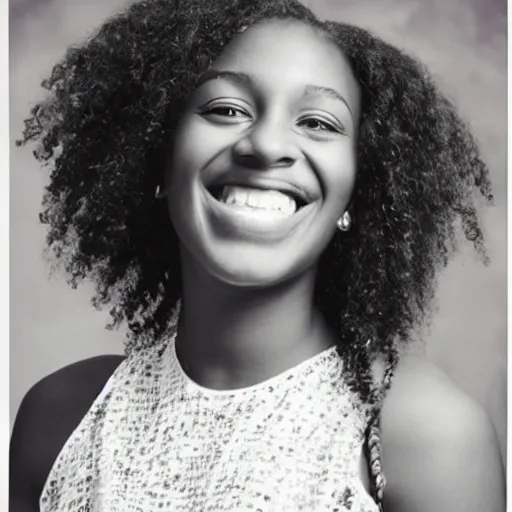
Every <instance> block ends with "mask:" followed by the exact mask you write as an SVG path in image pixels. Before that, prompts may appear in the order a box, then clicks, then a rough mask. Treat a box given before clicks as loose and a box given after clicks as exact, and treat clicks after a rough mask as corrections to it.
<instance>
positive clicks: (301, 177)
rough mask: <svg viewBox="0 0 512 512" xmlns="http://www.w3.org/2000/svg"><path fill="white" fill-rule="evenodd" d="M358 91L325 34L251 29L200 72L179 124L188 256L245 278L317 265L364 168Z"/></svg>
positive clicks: (176, 184) (173, 166) (223, 275)
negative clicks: (359, 163) (359, 162)
mask: <svg viewBox="0 0 512 512" xmlns="http://www.w3.org/2000/svg"><path fill="white" fill-rule="evenodd" d="M359 102H360V91H359V87H358V84H357V82H356V80H355V78H354V76H353V74H352V71H351V69H350V66H349V64H348V62H347V61H346V60H345V58H344V56H343V55H342V53H341V52H340V50H339V49H338V48H337V47H336V46H334V44H333V43H332V42H330V41H329V40H328V39H327V37H326V36H324V35H323V34H321V33H319V32H318V31H316V30H315V29H313V28H311V27H309V26H306V25H303V24H300V23H298V22H290V21H283V20H279V21H277V20H275V21H274V20H273V21H268V22H265V23H262V24H259V25H256V26H253V27H251V28H249V29H248V30H246V31H245V32H243V33H242V34H240V35H239V36H238V37H237V38H235V40H233V41H232V42H231V43H230V44H229V45H228V46H227V47H226V49H225V51H224V52H223V53H222V55H221V56H220V57H219V58H218V59H217V60H216V61H215V62H214V63H213V65H212V66H211V68H210V70H209V71H208V72H207V73H206V74H205V75H204V77H203V79H202V80H201V83H200V85H199V87H198V88H197V90H196V91H195V92H194V94H193V95H192V98H191V100H190V102H189V105H188V107H187V110H186V112H185V114H184V115H183V118H182V119H181V121H180V124H179V126H178V127H177V131H176V135H175V139H174V141H173V151H172V157H171V159H170V161H169V165H168V176H167V184H168V192H169V194H168V198H169V211H170V215H171V219H172V222H173V225H174V227H175V229H176V232H177V234H178V236H179V238H180V241H181V244H182V247H183V249H184V250H185V251H186V253H185V255H184V256H185V257H187V258H190V257H191V258H193V260H194V261H195V262H196V263H197V264H199V265H200V266H201V267H202V268H203V269H205V270H206V271H207V272H208V273H209V274H211V275H213V276H214V277H216V278H218V279H220V280H221V281H224V282H226V283H230V284H234V285H239V286H270V285H273V284H277V283H279V282H283V281H285V280H287V279H290V278H292V277H294V276H297V275H299V274H301V273H304V272H305V271H307V270H310V269H314V267H315V263H316V262H317V261H318V258H319V256H320V254H321V253H322V252H323V250H324V249H325V248H326V246H327V244H328V243H329V241H330V239H331V238H332V236H333V234H334V231H335V229H336V221H337V219H338V218H339V217H340V216H341V215H342V214H343V212H344V211H345V210H346V208H347V206H348V204H349V201H350V197H351V194H352V190H353V187H354V182H355V177H356V142H357V130H358V118H359Z"/></svg>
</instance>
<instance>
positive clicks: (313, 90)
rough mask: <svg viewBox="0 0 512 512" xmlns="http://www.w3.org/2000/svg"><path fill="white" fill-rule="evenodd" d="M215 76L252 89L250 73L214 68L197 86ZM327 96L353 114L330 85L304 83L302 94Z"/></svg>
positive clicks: (342, 98)
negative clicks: (339, 102) (340, 103)
mask: <svg viewBox="0 0 512 512" xmlns="http://www.w3.org/2000/svg"><path fill="white" fill-rule="evenodd" d="M217 78H224V79H226V80H228V81H229V82H233V83H235V84H237V85H242V86H244V87H247V88H249V89H254V79H253V78H252V77H251V75H249V74H247V73H241V72H235V71H219V70H215V69H209V70H208V71H206V72H205V73H204V74H203V75H202V77H201V78H200V79H199V83H198V84H197V87H200V86H201V85H203V84H204V83H205V82H208V81H210V80H215V79H217ZM318 95H322V96H328V97H330V98H332V99H335V100H338V101H341V102H342V103H343V104H344V105H345V106H346V107H347V109H348V111H349V112H350V115H351V116H353V114H352V110H350V107H349V105H348V103H347V100H345V98H344V97H343V96H342V95H341V94H340V93H339V92H338V91H336V90H335V89H332V88H331V87H324V86H323V85H313V84H309V85H306V86H305V88H304V96H305V97H308V96H318Z"/></svg>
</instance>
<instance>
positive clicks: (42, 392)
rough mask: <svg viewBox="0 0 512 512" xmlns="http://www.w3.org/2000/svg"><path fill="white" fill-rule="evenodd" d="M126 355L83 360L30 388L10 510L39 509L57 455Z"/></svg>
mask: <svg viewBox="0 0 512 512" xmlns="http://www.w3.org/2000/svg"><path fill="white" fill-rule="evenodd" d="M122 360H123V357H122V356H118V355H107V356H98V357H93V358H90V359H85V360H82V361H78V362H76V363H73V364H71V365H68V366H66V367H64V368H61V369H60V370H58V371H56V372H54V373H52V374H50V375H48V376H46V377H44V378H43V379H41V380H40V381H39V382H37V383H36V384H34V386H32V388H31V389H30V390H29V391H28V392H27V394H26V395H25V397H24V398H23V401H22V403H21V405H20V408H19V410H18V413H17V415H16V420H15V422H14V427H13V431H12V436H11V442H10V452H9V502H10V510H13V511H15V512H17V511H27V512H28V511H31V510H38V504H37V502H38V499H39V496H40V494H41V491H42V487H43V485H44V483H45V481H46V478H47V476H48V473H49V472H50V469H51V467H52V465H53V463H54V461H55V459H56V457H57V455H58V454H59V452H60V450H61V449H62V447H63V446H64V443H65V442H66V441H67V439H68V438H69V436H70V435H71V433H72V432H73V430H74V429H75V428H76V427H77V426H78V424H79V423H80V421H81V420H82V418H83V417H84V416H85V414H86V413H87V411H88V409H89V408H90V406H91V405H92V403H93V402H94V400H95V398H96V397H97V396H98V394H99V393H100V392H101V390H102V389H103V386H104V385H105V383H106V381H107V380H108V379H109V377H110V376H111V375H112V373H113V372H114V370H115V369H116V368H117V366H118V365H119V364H120V362H121V361H122Z"/></svg>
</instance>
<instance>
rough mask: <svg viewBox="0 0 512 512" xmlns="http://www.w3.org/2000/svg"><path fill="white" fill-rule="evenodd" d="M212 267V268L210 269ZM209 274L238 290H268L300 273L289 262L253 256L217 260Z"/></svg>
mask: <svg viewBox="0 0 512 512" xmlns="http://www.w3.org/2000/svg"><path fill="white" fill-rule="evenodd" d="M212 267H213V268H212ZM210 273H211V274H213V275H214V276H215V277H216V278H217V279H218V280H220V281H222V282H223V283H225V284H228V285H231V286H234V287H239V288H260V289H261V288H270V287H273V286H277V285H279V284H281V283H283V282H286V281H289V280H292V279H293V278H294V277H296V276H297V275H298V274H299V273H300V271H299V270H297V268H296V265H293V264H291V263H290V262H284V261H282V262H281V261H279V258H273V259H272V260H269V259H268V258H262V257H258V256H257V255H254V254H247V255H245V257H244V256H242V255H238V256H237V258H236V259H234V258H223V259H222V260H221V261H219V260H217V261H216V263H215V264H214V265H211V266H210Z"/></svg>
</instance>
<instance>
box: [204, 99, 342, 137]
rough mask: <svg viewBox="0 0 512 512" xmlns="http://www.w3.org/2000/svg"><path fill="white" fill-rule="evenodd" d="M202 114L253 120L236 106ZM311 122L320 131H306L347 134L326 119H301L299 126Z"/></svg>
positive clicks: (210, 110)
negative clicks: (229, 113) (233, 113)
mask: <svg viewBox="0 0 512 512" xmlns="http://www.w3.org/2000/svg"><path fill="white" fill-rule="evenodd" d="M227 111H232V112H235V113H238V114H241V116H240V115H228V114H227V113H226V112H227ZM201 114H202V115H204V116H209V115H216V116H220V117H224V118H231V119H236V118H240V117H247V118H249V119H252V116H251V114H250V113H249V112H247V111H246V110H245V109H242V108H240V107H239V106H234V105H214V106H212V107H209V108H207V109H204V110H203V111H202V112H201ZM311 121H313V122H316V123H318V125H320V129H318V128H307V127H306V129H308V130H311V131H313V132H330V133H339V134H344V133H345V129H344V127H343V126H341V125H340V126H336V125H335V124H334V123H331V122H329V121H327V120H325V119H322V118H319V117H315V116H308V117H303V118H302V119H299V121H298V124H299V125H300V124H303V123H305V122H311Z"/></svg>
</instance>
